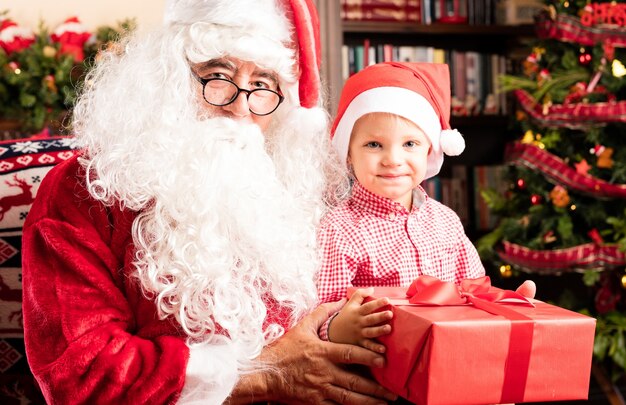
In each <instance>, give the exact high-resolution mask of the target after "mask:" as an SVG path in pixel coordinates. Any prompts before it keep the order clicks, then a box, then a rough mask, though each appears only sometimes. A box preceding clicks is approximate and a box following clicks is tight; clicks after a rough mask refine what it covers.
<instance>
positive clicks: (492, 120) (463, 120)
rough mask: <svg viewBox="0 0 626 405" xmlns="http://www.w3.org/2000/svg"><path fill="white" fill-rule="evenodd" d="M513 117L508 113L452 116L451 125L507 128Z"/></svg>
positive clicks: (453, 126) (454, 126)
mask: <svg viewBox="0 0 626 405" xmlns="http://www.w3.org/2000/svg"><path fill="white" fill-rule="evenodd" d="M510 121H511V117H510V116H508V115H483V114H481V115H472V116H469V117H467V116H454V115H453V116H452V117H450V125H451V126H452V128H474V127H479V128H506V127H507V125H508V124H509V123H510Z"/></svg>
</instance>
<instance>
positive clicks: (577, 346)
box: [348, 276, 595, 405]
mask: <svg viewBox="0 0 626 405" xmlns="http://www.w3.org/2000/svg"><path fill="white" fill-rule="evenodd" d="M426 278H427V276H422V277H420V278H418V280H419V279H422V280H426V281H427V282H428V283H429V284H430V283H431V280H430V279H434V278H430V277H428V280H427V279H426ZM434 280H436V279H434ZM478 280H481V281H480V282H481V283H483V286H482V287H481V288H483V290H482V291H479V292H477V290H475V286H470V287H469V289H467V288H466V289H465V290H463V288H460V287H457V286H455V285H454V284H452V283H444V282H441V281H439V280H436V282H435V283H438V284H440V285H443V289H444V290H448V293H449V292H450V288H452V289H454V291H455V294H456V297H455V298H454V299H453V300H452V301H453V302H452V305H449V303H450V301H449V300H448V303H446V302H442V301H441V300H440V297H441V291H435V294H431V295H432V296H431V297H426V298H424V297H425V296H424V295H421V296H419V297H418V296H417V295H416V296H414V297H412V298H411V301H413V302H416V303H420V304H419V305H414V304H411V303H410V300H409V299H408V298H407V289H406V288H403V287H375V288H374V294H373V296H372V298H380V297H389V298H390V300H391V304H392V311H393V314H394V316H393V319H392V321H391V326H392V332H391V333H390V334H389V335H386V336H383V337H381V338H380V339H379V340H380V341H381V343H383V344H384V345H385V346H386V348H387V351H386V358H387V359H386V364H385V367H384V368H378V369H377V368H373V369H372V373H373V375H374V377H375V378H376V380H377V381H378V382H379V383H380V384H381V385H383V386H384V387H386V388H387V389H389V390H391V391H393V392H395V393H396V394H398V395H400V396H402V397H404V398H406V399H408V400H410V401H412V402H414V403H417V404H450V405H451V404H494V403H511V402H517V403H519V402H535V401H558V400H573V399H586V398H587V395H588V390H589V378H590V371H591V358H592V352H593V340H594V333H595V319H593V318H590V317H588V316H584V315H582V314H579V313H576V312H572V311H568V310H566V309H563V308H559V307H556V306H554V305H549V304H546V303H544V302H541V301H537V300H530V301H532V304H529V303H528V302H527V303H526V305H520V304H519V303H511V299H513V300H516V297H515V295H516V293H514V292H513V291H505V290H500V289H497V288H493V287H490V286H489V285H488V282H489V278H488V277H485V278H483V279H478ZM416 281H417V280H416ZM470 281H472V280H466V282H470ZM485 282H486V283H487V286H486V290H484V288H485V285H484V283H485ZM464 283H465V282H464ZM414 284H415V283H414ZM468 285H469V284H468ZM439 287H441V286H437V288H439ZM466 287H467V286H466ZM411 288H413V287H411ZM487 290H488V291H487ZM352 291H354V288H351V289H350V290H349V291H348V294H349V295H351V293H352ZM485 291H487V293H486V294H482V293H484V292H485ZM431 293H432V291H431ZM418 295H419V294H418ZM427 295H428V292H427V294H426V296H427ZM494 297H495V298H494ZM517 297H518V298H522V299H524V298H523V297H521V296H519V295H517ZM455 300H456V301H455ZM444 301H445V300H444ZM468 301H471V302H472V303H473V305H467V304H465V305H464V304H463V303H464V302H468ZM489 301H500V302H497V303H494V302H489ZM507 301H508V302H507ZM424 304H425V305H424ZM479 308H482V309H479ZM496 313H498V314H496Z"/></svg>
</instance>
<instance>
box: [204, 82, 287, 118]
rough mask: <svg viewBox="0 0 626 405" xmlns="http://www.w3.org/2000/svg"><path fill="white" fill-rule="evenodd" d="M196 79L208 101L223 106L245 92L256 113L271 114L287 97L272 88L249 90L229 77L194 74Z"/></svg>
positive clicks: (252, 109) (249, 105)
mask: <svg viewBox="0 0 626 405" xmlns="http://www.w3.org/2000/svg"><path fill="white" fill-rule="evenodd" d="M194 76H195V77H196V79H197V80H198V81H199V82H200V83H201V84H202V97H204V101H206V102H207V103H209V104H211V105H214V106H217V107H223V106H225V105H229V104H232V103H234V102H235V100H237V97H239V93H244V94H245V95H246V99H247V100H248V109H249V110H250V112H251V113H252V114H254V115H260V116H263V115H269V114H271V113H273V112H274V111H276V109H277V108H278V106H279V105H280V103H282V102H283V100H284V99H285V97H283V96H282V95H281V94H280V93H278V92H276V91H274V90H270V89H253V90H247V89H242V88H241V87H239V86H237V85H236V84H235V83H234V82H232V81H230V80H228V79H221V78H212V79H203V78H201V77H199V76H197V75H196V74H194Z"/></svg>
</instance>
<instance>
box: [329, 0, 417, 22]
mask: <svg viewBox="0 0 626 405" xmlns="http://www.w3.org/2000/svg"><path fill="white" fill-rule="evenodd" d="M420 6H421V0H342V1H341V11H340V12H341V19H343V20H346V21H398V22H416V23H417V22H420V21H421V16H420Z"/></svg>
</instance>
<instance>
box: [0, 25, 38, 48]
mask: <svg viewBox="0 0 626 405" xmlns="http://www.w3.org/2000/svg"><path fill="white" fill-rule="evenodd" d="M34 42H35V34H34V33H33V32H32V31H31V30H29V29H27V28H24V27H20V26H18V25H17V24H16V23H15V22H13V21H11V20H9V19H8V18H7V19H4V20H2V19H1V16H0V48H2V49H4V51H5V52H6V53H7V55H11V54H12V53H14V52H19V51H22V50H24V49H26V48H28V47H30V46H31V45H32V44H33V43H34Z"/></svg>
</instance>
